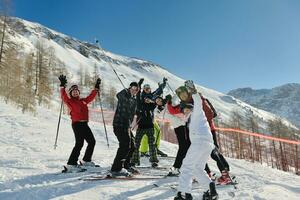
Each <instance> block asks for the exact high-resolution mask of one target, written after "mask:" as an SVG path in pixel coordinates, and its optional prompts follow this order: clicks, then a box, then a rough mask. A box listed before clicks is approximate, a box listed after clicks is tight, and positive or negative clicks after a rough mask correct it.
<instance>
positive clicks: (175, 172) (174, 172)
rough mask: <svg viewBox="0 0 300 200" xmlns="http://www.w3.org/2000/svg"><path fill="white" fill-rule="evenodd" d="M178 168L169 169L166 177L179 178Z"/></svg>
mask: <svg viewBox="0 0 300 200" xmlns="http://www.w3.org/2000/svg"><path fill="white" fill-rule="evenodd" d="M179 174H180V171H179V168H175V167H171V168H170V171H169V173H168V175H167V176H179Z"/></svg>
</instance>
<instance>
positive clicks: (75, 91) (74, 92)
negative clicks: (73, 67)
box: [71, 89, 79, 98]
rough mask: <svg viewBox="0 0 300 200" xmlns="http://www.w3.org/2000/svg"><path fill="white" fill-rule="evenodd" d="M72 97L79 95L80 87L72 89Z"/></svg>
mask: <svg viewBox="0 0 300 200" xmlns="http://www.w3.org/2000/svg"><path fill="white" fill-rule="evenodd" d="M71 94H72V97H75V98H76V97H79V90H78V89H74V90H72V93H71Z"/></svg>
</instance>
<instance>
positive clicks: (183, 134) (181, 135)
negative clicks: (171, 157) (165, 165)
mask: <svg viewBox="0 0 300 200" xmlns="http://www.w3.org/2000/svg"><path fill="white" fill-rule="evenodd" d="M174 131H175V134H176V137H177V141H178V151H177V155H176V158H175V161H174V164H173V167H175V168H181V165H182V161H183V159H184V158H185V155H186V153H187V151H188V149H189V147H190V145H191V140H190V137H189V129H188V128H187V127H186V126H179V127H177V128H175V129H174Z"/></svg>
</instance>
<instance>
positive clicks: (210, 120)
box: [167, 96, 216, 131]
mask: <svg viewBox="0 0 300 200" xmlns="http://www.w3.org/2000/svg"><path fill="white" fill-rule="evenodd" d="M201 99H202V108H203V111H204V113H205V116H206V119H207V122H208V124H209V127H210V130H211V131H215V130H216V127H215V124H214V120H213V119H214V112H213V111H212V109H211V108H210V106H209V104H208V103H207V101H206V100H205V98H204V97H203V96H201ZM190 103H193V99H191V102H190ZM167 108H168V110H169V112H170V114H172V115H175V114H178V113H180V112H181V111H180V107H179V105H178V106H175V107H173V106H172V105H171V104H167Z"/></svg>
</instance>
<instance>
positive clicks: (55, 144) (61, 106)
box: [54, 100, 64, 149]
mask: <svg viewBox="0 0 300 200" xmlns="http://www.w3.org/2000/svg"><path fill="white" fill-rule="evenodd" d="M63 105H64V102H63V100H61V104H60V111H59V118H58V124H57V130H56V137H55V143H54V149H56V147H57V139H58V132H59V126H60V119H61V113H62V108H63Z"/></svg>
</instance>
